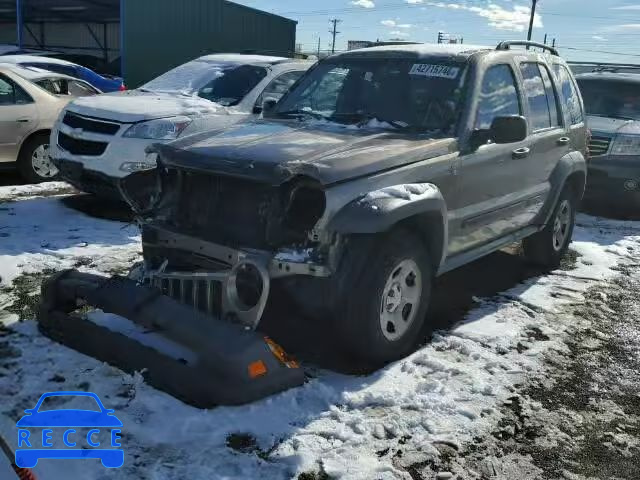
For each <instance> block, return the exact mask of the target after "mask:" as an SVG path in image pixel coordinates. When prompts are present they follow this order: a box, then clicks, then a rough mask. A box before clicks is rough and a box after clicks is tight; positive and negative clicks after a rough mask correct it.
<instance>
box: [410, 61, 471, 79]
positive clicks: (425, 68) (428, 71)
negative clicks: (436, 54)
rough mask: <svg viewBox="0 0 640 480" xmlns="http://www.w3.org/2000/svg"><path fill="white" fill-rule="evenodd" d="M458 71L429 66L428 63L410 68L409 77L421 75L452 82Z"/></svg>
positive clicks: (447, 67) (442, 66)
mask: <svg viewBox="0 0 640 480" xmlns="http://www.w3.org/2000/svg"><path fill="white" fill-rule="evenodd" d="M459 72H460V69H459V68H458V67H450V66H448V65H430V64H428V63H416V64H415V65H414V66H413V67H411V71H410V72H409V75H423V76H425V77H437V78H448V79H451V80H453V79H454V78H456V77H457V76H458V73H459Z"/></svg>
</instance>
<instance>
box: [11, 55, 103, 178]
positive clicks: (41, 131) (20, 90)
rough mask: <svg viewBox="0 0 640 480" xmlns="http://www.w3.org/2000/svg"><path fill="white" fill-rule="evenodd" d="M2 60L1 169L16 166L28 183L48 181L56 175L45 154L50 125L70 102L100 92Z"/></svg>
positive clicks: (58, 75) (85, 85)
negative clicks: (6, 166)
mask: <svg viewBox="0 0 640 480" xmlns="http://www.w3.org/2000/svg"><path fill="white" fill-rule="evenodd" d="M1 61H2V57H0V166H5V165H9V166H11V167H14V166H15V167H17V168H18V170H19V171H20V173H21V175H22V177H23V178H24V179H25V180H26V181H28V182H30V183H36V182H43V181H47V180H51V179H52V178H53V177H55V175H56V174H57V170H56V168H55V166H53V165H52V164H51V162H50V161H49V157H48V154H47V152H48V149H49V136H50V132H51V127H52V125H53V124H54V123H55V121H56V119H57V118H58V116H59V114H60V111H61V110H62V109H63V108H64V107H65V105H66V104H67V103H68V102H69V101H70V100H72V99H73V98H76V97H79V96H86V95H97V94H99V93H100V91H99V90H97V89H95V88H93V87H92V86H91V85H89V84H88V83H86V82H84V81H82V80H79V79H77V78H73V77H69V76H67V75H61V74H59V73H54V72H49V71H46V70H40V69H37V68H28V67H21V66H19V65H11V64H5V63H1Z"/></svg>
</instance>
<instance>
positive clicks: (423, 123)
mask: <svg viewBox="0 0 640 480" xmlns="http://www.w3.org/2000/svg"><path fill="white" fill-rule="evenodd" d="M463 79H464V64H462V63H450V62H449V63H445V62H443V61H442V60H441V59H439V58H433V59H420V60H416V59H402V58H389V59H380V58H376V59H361V58H357V59H356V58H354V59H348V58H347V59H342V60H341V59H338V60H336V61H333V62H325V63H321V64H320V65H318V66H317V67H316V68H315V69H314V70H313V71H311V72H310V73H309V74H308V75H307V76H306V77H304V78H303V79H302V81H301V82H300V83H299V84H298V86H297V88H295V89H294V90H293V91H292V92H291V93H290V94H289V95H288V96H287V97H285V98H284V99H283V100H282V101H281V102H280V103H279V104H278V107H277V109H276V111H275V112H274V114H275V116H279V117H287V116H294V115H298V116H301V117H303V116H308V117H315V118H320V119H327V120H330V121H334V122H338V123H343V124H349V125H363V126H365V125H367V126H376V127H388V128H401V129H414V130H420V131H430V130H440V131H443V132H448V131H450V130H451V129H452V128H455V126H456V125H457V123H458V118H459V116H460V115H459V114H460V106H461V104H462V101H461V99H462V96H463V92H464V88H463V84H464V81H463Z"/></svg>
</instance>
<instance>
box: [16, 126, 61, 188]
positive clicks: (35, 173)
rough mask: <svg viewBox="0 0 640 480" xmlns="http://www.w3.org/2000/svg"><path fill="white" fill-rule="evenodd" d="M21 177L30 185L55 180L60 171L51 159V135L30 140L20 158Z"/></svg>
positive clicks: (24, 146)
mask: <svg viewBox="0 0 640 480" xmlns="http://www.w3.org/2000/svg"><path fill="white" fill-rule="evenodd" d="M18 170H19V171H20V175H22V178H24V179H25V180H26V181H27V182H29V183H40V182H50V181H52V180H55V178H56V177H57V175H58V169H57V168H56V166H55V165H54V164H53V163H52V162H51V159H50V158H49V135H48V134H46V133H39V134H37V135H34V136H33V137H31V138H29V139H28V140H27V141H26V142H25V143H24V144H23V145H22V148H21V149H20V155H19V156H18Z"/></svg>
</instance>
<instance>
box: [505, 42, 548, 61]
mask: <svg viewBox="0 0 640 480" xmlns="http://www.w3.org/2000/svg"><path fill="white" fill-rule="evenodd" d="M514 45H515V46H522V47H537V48H542V49H543V50H549V52H551V55H555V56H556V57H559V56H560V54H559V53H558V49H556V48H555V47H550V46H549V45H545V44H544V43H538V42H529V41H526V40H508V41H506V42H500V43H499V44H498V46H497V47H496V50H511V47H512V46H514Z"/></svg>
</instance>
